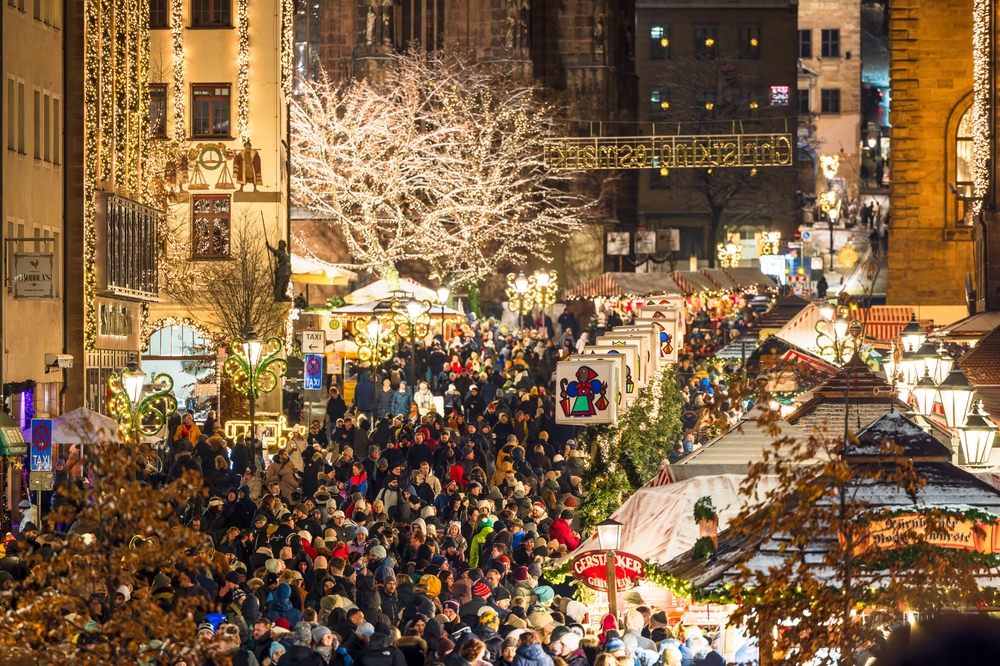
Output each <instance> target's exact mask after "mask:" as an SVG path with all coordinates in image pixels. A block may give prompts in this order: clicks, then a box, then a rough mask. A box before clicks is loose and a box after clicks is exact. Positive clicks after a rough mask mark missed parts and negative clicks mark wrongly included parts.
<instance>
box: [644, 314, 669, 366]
mask: <svg viewBox="0 0 1000 666" xmlns="http://www.w3.org/2000/svg"><path fill="white" fill-rule="evenodd" d="M638 321H646V320H645V319H640V320H638ZM652 324H653V326H654V327H655V328H656V347H657V349H659V351H660V360H661V361H663V362H665V363H676V362H677V337H678V334H677V321H676V320H670V319H653V320H652Z"/></svg>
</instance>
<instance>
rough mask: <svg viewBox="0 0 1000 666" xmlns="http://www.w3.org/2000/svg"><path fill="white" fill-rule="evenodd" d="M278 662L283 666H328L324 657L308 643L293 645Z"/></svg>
mask: <svg viewBox="0 0 1000 666" xmlns="http://www.w3.org/2000/svg"><path fill="white" fill-rule="evenodd" d="M293 626H294V625H293ZM278 663H279V664H281V666H326V662H324V661H323V657H321V656H320V655H319V653H317V652H313V650H312V648H311V647H309V646H308V645H293V646H292V647H290V648H288V650H286V651H285V654H284V655H282V657H281V659H279V660H278Z"/></svg>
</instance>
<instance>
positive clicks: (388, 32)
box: [382, 0, 395, 46]
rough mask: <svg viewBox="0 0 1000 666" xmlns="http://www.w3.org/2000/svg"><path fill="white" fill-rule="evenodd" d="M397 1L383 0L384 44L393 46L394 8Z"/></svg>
mask: <svg viewBox="0 0 1000 666" xmlns="http://www.w3.org/2000/svg"><path fill="white" fill-rule="evenodd" d="M394 4H395V0H382V44H383V45H384V46H392V43H393V41H394V40H393V38H392V24H391V19H392V7H393V5H394Z"/></svg>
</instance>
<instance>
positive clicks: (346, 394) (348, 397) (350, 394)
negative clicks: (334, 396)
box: [340, 379, 358, 405]
mask: <svg viewBox="0 0 1000 666" xmlns="http://www.w3.org/2000/svg"><path fill="white" fill-rule="evenodd" d="M357 388H358V381H357V380H356V379H345V380H344V390H343V391H341V392H340V393H341V395H342V396H343V398H344V402H346V403H347V404H348V405H351V404H354V392H355V391H356V390H357Z"/></svg>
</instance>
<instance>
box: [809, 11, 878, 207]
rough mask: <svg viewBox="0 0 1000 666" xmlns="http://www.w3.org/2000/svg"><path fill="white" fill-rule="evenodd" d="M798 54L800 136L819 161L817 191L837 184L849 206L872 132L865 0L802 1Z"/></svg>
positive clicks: (854, 193) (815, 161) (869, 175)
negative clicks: (864, 86) (864, 82)
mask: <svg viewBox="0 0 1000 666" xmlns="http://www.w3.org/2000/svg"><path fill="white" fill-rule="evenodd" d="M798 58H799V76H798V90H797V95H798V97H797V99H796V105H797V108H798V111H799V114H800V118H799V123H800V124H799V136H800V139H801V141H802V142H803V144H805V146H807V147H808V152H809V154H810V156H811V157H812V158H813V160H814V166H815V168H814V173H815V174H816V176H817V177H816V183H815V188H814V189H813V190H812V193H813V194H815V195H820V194H822V193H823V192H825V191H828V190H830V189H834V190H836V191H838V192H840V196H841V198H842V199H846V202H848V205H850V203H852V202H854V203H856V202H857V199H858V189H859V186H861V185H862V184H863V183H862V159H861V158H862V148H861V145H862V139H863V138H864V139H867V138H868V136H867V134H868V133H867V131H866V132H865V134H866V136H865V137H862V136H861V65H862V58H861V0H802V1H801V2H800V3H799V33H798ZM873 138H875V137H873ZM823 158H826V159H825V160H824V159H823ZM833 160H835V162H836V166H835V167H834V166H833V164H834V162H833ZM821 162H823V164H821ZM824 167H825V169H824ZM824 170H827V172H829V173H833V174H834V175H833V176H832V177H830V178H828V177H827V176H826V175H825V174H824ZM870 171H874V164H872V165H871V169H869V167H868V166H867V165H866V167H865V175H866V176H868V178H869V181H871V180H872V179H873V178H874V174H873V173H870ZM883 171H884V169H883V170H880V173H882V172H883ZM868 184H873V183H872V182H869V183H868ZM845 212H846V207H845Z"/></svg>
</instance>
